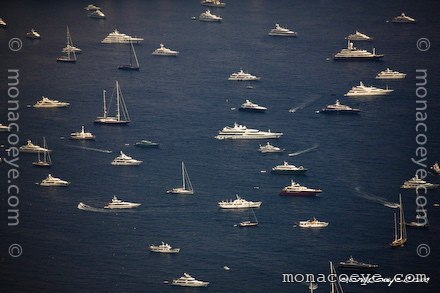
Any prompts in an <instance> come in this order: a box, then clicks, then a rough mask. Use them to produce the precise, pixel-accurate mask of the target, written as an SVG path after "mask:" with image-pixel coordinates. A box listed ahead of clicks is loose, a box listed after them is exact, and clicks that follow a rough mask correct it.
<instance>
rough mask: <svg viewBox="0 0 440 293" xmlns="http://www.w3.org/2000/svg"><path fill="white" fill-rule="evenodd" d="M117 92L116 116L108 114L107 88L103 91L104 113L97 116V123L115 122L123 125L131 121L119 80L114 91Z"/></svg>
mask: <svg viewBox="0 0 440 293" xmlns="http://www.w3.org/2000/svg"><path fill="white" fill-rule="evenodd" d="M115 92H116V116H108V112H107V111H108V109H109V108H110V106H109V108H107V104H106V99H105V90H104V91H103V93H102V98H103V113H102V116H100V117H97V118H96V120H95V123H100V124H113V125H123V124H128V123H130V116H129V115H128V110H127V106H126V105H125V101H124V97H123V95H122V91H121V88H120V87H119V82H118V81H116V82H115V89H114V91H113V93H115Z"/></svg>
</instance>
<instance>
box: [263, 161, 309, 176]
mask: <svg viewBox="0 0 440 293" xmlns="http://www.w3.org/2000/svg"><path fill="white" fill-rule="evenodd" d="M306 171H307V169H306V168H304V167H303V166H299V167H297V166H295V165H289V163H287V162H286V161H284V163H283V164H282V165H278V166H275V167H273V168H272V170H271V172H272V173H274V174H304V173H305V172H306Z"/></svg>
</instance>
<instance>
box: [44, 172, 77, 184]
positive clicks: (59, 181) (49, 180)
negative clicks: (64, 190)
mask: <svg viewBox="0 0 440 293" xmlns="http://www.w3.org/2000/svg"><path fill="white" fill-rule="evenodd" d="M69 184H70V182H69V181H65V180H62V179H60V178H56V177H53V176H52V175H51V174H49V175H47V178H45V179H43V180H42V181H41V182H40V186H68V185H69Z"/></svg>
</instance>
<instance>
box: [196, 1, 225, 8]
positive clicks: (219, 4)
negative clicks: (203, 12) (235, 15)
mask: <svg viewBox="0 0 440 293" xmlns="http://www.w3.org/2000/svg"><path fill="white" fill-rule="evenodd" d="M200 4H202V5H203V6H208V7H217V8H223V7H225V6H226V3H223V2H220V1H219V0H203V1H202V2H200Z"/></svg>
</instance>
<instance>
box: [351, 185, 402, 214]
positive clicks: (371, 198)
mask: <svg viewBox="0 0 440 293" xmlns="http://www.w3.org/2000/svg"><path fill="white" fill-rule="evenodd" d="M355 190H356V192H357V193H358V194H359V196H360V197H362V198H365V199H368V200H369V201H373V202H377V203H380V204H382V205H384V206H386V207H388V208H392V209H398V208H399V204H398V203H395V202H389V201H387V200H386V199H385V198H383V197H380V196H377V195H374V194H371V193H367V192H363V191H361V189H360V187H359V186H358V187H356V188H355Z"/></svg>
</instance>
